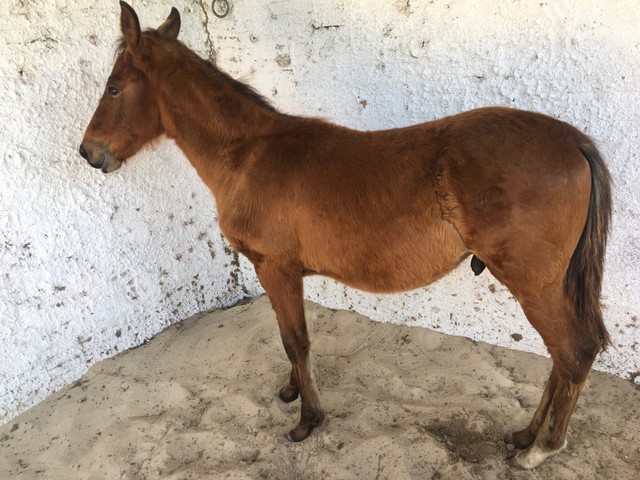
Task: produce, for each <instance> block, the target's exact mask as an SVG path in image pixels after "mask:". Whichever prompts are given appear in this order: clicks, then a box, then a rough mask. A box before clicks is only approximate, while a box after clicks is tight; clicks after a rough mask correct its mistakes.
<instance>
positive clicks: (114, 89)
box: [107, 87, 120, 97]
mask: <svg viewBox="0 0 640 480" xmlns="http://www.w3.org/2000/svg"><path fill="white" fill-rule="evenodd" d="M107 92H108V93H109V95H111V96H112V97H115V96H116V95H118V94H119V93H120V89H118V87H107Z"/></svg>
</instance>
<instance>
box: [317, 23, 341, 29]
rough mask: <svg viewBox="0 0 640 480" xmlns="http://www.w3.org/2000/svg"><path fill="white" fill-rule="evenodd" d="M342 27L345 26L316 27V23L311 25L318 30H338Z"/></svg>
mask: <svg viewBox="0 0 640 480" xmlns="http://www.w3.org/2000/svg"><path fill="white" fill-rule="evenodd" d="M340 27H344V25H316V24H315V23H312V24H311V28H312V29H313V30H314V31H316V30H337V29H338V28H340Z"/></svg>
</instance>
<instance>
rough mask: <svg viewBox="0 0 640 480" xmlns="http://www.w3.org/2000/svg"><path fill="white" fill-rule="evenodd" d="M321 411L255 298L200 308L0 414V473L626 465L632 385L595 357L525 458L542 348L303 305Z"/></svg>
mask: <svg viewBox="0 0 640 480" xmlns="http://www.w3.org/2000/svg"><path fill="white" fill-rule="evenodd" d="M306 308H307V315H308V318H309V323H310V331H311V333H312V339H313V347H312V349H313V352H314V364H315V371H316V380H317V382H318V386H319V389H320V394H321V398H322V400H323V404H324V407H325V410H326V411H327V418H326V420H325V423H324V424H323V425H322V426H321V427H320V428H318V429H317V430H316V431H315V432H314V433H313V434H312V435H311V436H310V437H309V438H308V439H307V440H305V441H304V442H302V443H298V444H293V443H290V442H289V441H288V440H286V438H285V434H286V432H288V430H289V429H290V428H291V427H293V426H294V424H295V423H296V421H297V415H298V409H299V401H295V402H293V403H292V404H285V403H283V402H281V401H280V400H279V399H278V398H277V391H278V389H279V387H281V386H283V385H284V384H285V383H286V381H287V379H288V375H289V364H288V361H287V359H286V357H285V354H284V350H283V349H282V346H281V343H280V338H279V335H278V329H277V326H276V321H275V317H274V315H273V313H272V310H271V308H270V305H269V303H268V301H267V300H266V298H264V297H261V298H258V299H256V300H254V301H253V302H251V303H249V304H246V305H242V306H238V307H235V308H232V309H229V310H226V311H216V312H212V313H207V314H201V315H198V316H196V317H193V318H190V319H188V320H185V321H183V322H181V323H179V324H177V325H175V326H173V327H170V328H169V329H167V330H166V331H165V332H163V333H161V334H160V335H158V336H157V337H155V338H154V339H153V340H151V341H149V342H148V343H147V344H145V345H143V346H141V347H139V348H136V349H134V350H130V351H128V352H125V353H123V354H120V355H118V356H116V357H114V358H112V359H109V360H106V361H103V362H100V363H99V364H97V365H95V366H94V367H92V368H91V369H90V370H89V372H88V373H87V374H86V375H85V376H84V377H83V378H82V379H81V380H79V381H77V382H76V383H74V384H73V385H70V386H69V387H67V388H65V389H63V390H62V391H60V392H57V393H56V394H54V395H52V396H50V397H49V398H48V399H47V400H45V401H44V402H42V403H41V404H40V405H38V406H36V407H35V408H33V409H31V410H29V411H28V412H26V413H24V414H23V415H21V416H20V417H18V418H16V419H14V420H13V421H11V422H9V423H8V424H7V425H5V426H3V427H0V479H2V480H5V479H14V478H16V479H31V478H33V479H61V480H62V479H64V480H70V479H110V480H111V479H176V480H177V479H217V478H229V479H245V478H246V479H253V478H257V479H260V478H265V479H406V478H416V479H418V478H419V479H452V480H453V479H455V480H460V479H564V480H571V479H580V480H589V479H616V480H626V479H629V480H631V479H637V478H640V420H639V414H640V391H639V390H638V389H637V388H636V387H634V386H633V385H632V384H631V383H630V382H628V381H625V380H622V379H620V378H616V377H613V376H611V375H606V374H602V373H597V372H594V373H592V374H591V376H590V384H589V386H588V387H587V388H586V390H585V392H584V393H583V395H582V397H581V399H580V402H579V404H578V408H577V410H576V412H575V414H574V416H573V419H572V423H571V425H570V427H569V446H568V448H567V449H566V450H565V451H564V452H562V453H561V454H560V455H558V456H556V457H553V458H552V459H550V460H548V461H547V462H546V463H545V464H543V465H542V466H541V467H539V468H538V469H537V470H535V471H533V472H525V471H520V470H515V469H513V468H512V467H510V466H509V464H508V462H507V461H506V458H507V457H508V456H509V455H511V453H512V450H513V447H512V446H511V445H508V444H506V443H505V442H504V441H503V438H504V437H505V434H507V433H508V432H509V431H511V430H513V429H517V428H521V427H524V426H525V425H526V424H527V423H528V421H529V419H530V417H531V415H532V414H533V411H534V410H535V408H536V406H537V404H538V400H539V397H540V395H541V393H542V389H543V386H544V382H545V381H546V379H547V375H548V371H549V368H550V360H548V359H546V358H543V357H539V356H536V355H531V354H526V353H520V352H515V351H511V350H505V349H502V348H497V347H492V346H489V345H486V344H478V343H474V342H471V341H469V340H467V339H464V338H459V337H451V336H446V335H441V334H438V333H434V332H432V331H428V330H426V329H421V328H417V327H399V326H394V325H388V324H381V323H375V322H372V321H371V320H369V319H367V318H366V317H363V316H361V315H358V314H355V313H350V312H344V311H337V312H336V311H332V310H329V309H326V308H323V307H320V306H318V305H315V304H312V303H308V304H307V305H306Z"/></svg>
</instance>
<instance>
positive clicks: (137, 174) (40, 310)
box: [0, 0, 640, 422]
mask: <svg viewBox="0 0 640 480" xmlns="http://www.w3.org/2000/svg"><path fill="white" fill-rule="evenodd" d="M132 4H133V6H134V7H135V8H136V9H137V10H138V13H139V15H140V17H141V22H142V24H143V26H157V25H158V24H159V23H160V22H161V21H162V20H163V19H164V18H165V17H166V16H167V14H168V13H169V10H170V6H171V5H174V6H176V7H177V8H178V10H180V12H181V15H182V25H183V27H182V33H181V39H182V40H183V41H184V42H185V43H186V44H187V45H189V46H190V47H191V48H193V49H194V50H196V51H197V52H198V53H199V54H200V55H202V56H205V57H210V58H212V59H213V58H215V59H216V61H217V63H218V65H219V66H220V67H221V68H223V69H225V70H227V71H228V72H229V73H231V74H232V75H233V76H235V77H237V78H240V79H242V80H243V81H245V82H247V83H249V84H251V85H253V86H254V87H255V88H257V89H258V90H259V91H260V92H261V93H262V94H263V95H265V96H266V97H267V98H268V99H269V100H270V101H271V102H272V103H273V104H274V105H275V106H276V107H278V108H279V109H281V110H283V111H286V112H288V113H291V114H300V115H312V116H320V117H324V118H327V119H330V120H332V121H335V122H338V123H341V124H344V125H347V126H350V127H353V128H357V129H367V130H369V129H381V128H391V127H399V126H404V125H410V124H413V123H416V122H421V121H426V120H431V119H434V118H438V117H441V116H443V115H447V114H452V113H456V112H459V111H462V110H467V109H470V108H474V107H479V106H486V105H508V106H514V107H518V108H524V109H531V110H537V111H541V112H544V113H546V114H549V115H552V116H556V117H558V118H561V119H563V120H566V121H569V122H571V123H573V124H574V125H576V126H577V127H579V128H581V129H582V130H583V131H585V132H586V133H588V134H589V135H591V136H592V137H593V138H594V139H595V141H596V142H597V144H598V146H599V148H600V149H601V151H602V153H603V156H604V157H605V158H606V159H607V161H608V164H609V166H610V169H611V172H612V175H613V177H614V182H615V212H614V226H613V231H612V236H611V240H610V244H609V250H608V255H607V272H606V278H605V288H604V295H603V302H604V306H605V315H606V320H607V323H608V325H609V328H610V330H611V333H612V336H613V339H614V346H613V347H612V348H611V349H610V350H609V351H608V352H607V353H606V354H605V355H604V356H602V357H601V358H600V359H599V360H598V363H597V365H596V368H598V369H600V370H605V371H609V372H613V373H615V374H617V375H619V376H621V377H623V378H629V379H630V380H636V382H638V381H639V378H640V377H639V375H640V374H639V373H638V372H640V359H639V357H640V353H639V352H638V344H637V338H638V332H639V328H640V327H639V321H638V318H639V315H640V311H639V309H638V306H637V305H638V303H639V301H640V289H639V287H638V283H637V280H636V279H637V273H638V267H637V264H636V262H635V259H636V258H638V256H640V235H639V234H638V231H640V221H639V218H640V200H639V196H638V194H637V193H636V191H637V185H638V184H639V183H640V171H639V170H640V167H639V164H640V162H639V158H638V151H640V133H639V130H638V128H637V125H639V124H640V88H639V87H638V85H640V9H639V8H638V3H637V1H634V0H610V1H608V2H596V1H577V0H575V1H573V0H559V1H553V2H540V1H529V0H525V1H522V2H504V1H501V0H486V1H483V2H477V1H470V0H449V1H439V0H434V1H430V2H418V1H411V0H402V1H400V0H399V1H388V0H369V1H365V0H360V1H346V0H308V1H300V0H289V1H287V0H284V1H266V2H265V1H261V0H234V1H233V2H232V11H231V14H230V15H229V16H227V17H226V18H224V19H218V18H217V17H215V16H214V15H213V13H212V12H211V9H210V2H206V1H204V2H199V1H195V0H172V2H170V3H167V4H162V2H149V1H133V2H132ZM118 19H119V6H118V4H117V2H115V1H114V2H92V1H85V0H57V1H42V0H20V1H18V0H11V1H10V2H8V5H7V6H6V7H5V8H3V9H2V10H0V74H1V75H2V82H0V98H2V101H1V103H0V346H1V349H0V422H4V421H8V419H10V418H11V417H12V416H14V415H16V414H17V413H19V412H21V411H23V410H24V409H25V408H27V407H29V406H31V405H33V404H35V403H37V402H38V401H39V400H40V399H42V398H44V397H45V396H46V395H47V394H49V393H50V392H52V391H55V389H57V388H59V387H60V386H62V385H64V384H65V383H68V382H72V381H74V380H75V379H77V378H78V377H79V376H80V375H82V373H83V372H84V371H86V369H87V368H88V367H89V366H90V365H91V364H93V363H95V362H96V361H98V360H100V359H102V358H105V357H108V356H111V355H113V354H115V353H117V352H120V351H122V350H125V349H127V348H131V347H133V346H135V345H138V344H140V343H141V342H144V341H145V340H147V339H148V338H150V337H152V336H153V335H154V334H155V333H157V332H159V331H161V330H162V329H164V328H165V327H166V326H168V325H170V324H171V323H173V322H175V321H178V320H180V319H183V318H185V317H188V316H189V315H191V314H193V313H196V312H198V311H202V310H207V309H211V308H219V307H224V306H227V305H230V304H233V303H234V302H235V301H237V300H238V299H240V298H242V297H243V296H246V295H251V294H258V293H260V292H261V290H260V287H259V285H258V283H257V281H256V279H255V275H254V273H253V272H252V269H251V267H250V265H249V264H248V263H247V262H246V261H244V260H242V259H238V257H237V256H235V255H234V254H233V253H232V252H231V251H230V250H229V248H228V245H227V244H226V242H225V241H224V240H223V239H222V238H221V235H220V233H219V231H218V229H217V226H216V210H215V204H214V202H213V198H212V196H211V194H210V193H209V191H208V190H207V189H206V187H204V186H203V185H202V183H201V182H200V181H199V179H198V177H197V174H196V173H195V171H194V170H193V169H192V167H191V166H190V165H189V163H188V162H187V161H186V159H185V158H184V157H183V156H182V154H181V153H180V151H179V150H178V149H177V148H176V147H175V145H173V144H172V143H171V142H161V143H158V144H157V145H155V146H152V147H150V148H149V149H147V150H145V151H144V152H142V153H140V154H139V155H137V156H136V157H134V158H132V159H131V160H130V161H128V162H127V163H126V164H125V166H124V167H123V168H122V169H120V170H119V171H117V172H115V173H113V174H111V175H109V176H105V175H103V174H102V173H100V172H98V171H96V170H93V169H91V168H89V167H88V166H87V165H86V163H85V162H84V160H82V159H81V158H80V157H79V155H77V153H76V152H77V148H78V145H79V142H80V139H81V137H82V134H83V131H84V128H85V127H86V125H87V123H88V121H89V119H90V118H91V115H92V113H93V110H94V108H95V106H96V104H97V101H98V98H99V97H100V95H101V92H102V90H103V88H104V82H105V80H106V78H107V76H108V73H109V71H110V68H111V65H112V62H113V59H114V42H115V40H116V38H117V37H118V35H119V30H118ZM306 295H307V297H308V298H310V299H312V300H315V301H318V302H320V303H322V304H324V305H327V306H331V307H334V308H350V309H354V310H357V311H359V312H361V313H364V314H367V315H369V316H371V317H372V318H374V319H377V320H380V321H388V322H394V323H402V324H410V325H420V326H424V327H428V328H434V329H437V330H440V331H443V332H446V333H452V334H456V335H464V336H467V337H469V338H472V339H474V340H478V341H487V342H490V343H494V344H498V345H503V346H508V347H512V348H517V349H524V350H529V351H534V352H539V353H544V347H543V346H542V344H541V342H540V341H539V339H538V337H537V335H536V334H535V332H533V330H532V328H531V327H530V326H529V325H528V324H527V323H526V320H525V319H524V316H523V314H522V312H521V311H520V309H519V307H518V305H517V303H516V301H515V300H514V299H513V298H512V297H511V296H510V294H509V293H508V292H507V291H506V290H505V289H504V287H502V286H501V285H500V284H499V283H498V282H497V281H496V280H495V279H494V278H492V277H491V275H490V274H489V273H488V272H485V273H484V274H483V275H482V276H480V277H477V278H476V277H474V276H473V274H472V273H471V270H470V269H469V266H468V264H467V263H465V264H464V265H461V266H460V267H459V268H458V269H457V270H456V271H454V272H453V273H452V274H451V275H449V276H448V277H446V278H445V279H443V280H441V281H439V282H437V283H436V284H434V285H432V286H430V287H427V288H424V289H420V290H417V291H413V292H409V293H406V294H401V295H392V296H375V295H371V294H365V293H361V292H357V291H355V290H351V289H348V288H345V287H342V286H340V285H338V284H336V283H334V282H331V281H325V280H320V279H310V280H309V281H308V282H307V283H306Z"/></svg>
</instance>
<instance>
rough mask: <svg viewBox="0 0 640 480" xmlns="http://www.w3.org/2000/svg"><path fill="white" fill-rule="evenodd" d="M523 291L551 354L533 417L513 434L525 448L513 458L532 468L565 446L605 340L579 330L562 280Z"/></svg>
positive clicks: (530, 316)
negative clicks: (539, 289) (531, 292)
mask: <svg viewBox="0 0 640 480" xmlns="http://www.w3.org/2000/svg"><path fill="white" fill-rule="evenodd" d="M520 297H521V298H519V300H520V303H521V305H522V308H523V310H524V312H525V315H526V316H527V318H528V320H529V321H530V322H531V324H532V325H533V327H534V328H535V329H536V330H537V331H538V332H539V333H540V335H541V336H542V339H543V340H544V343H545V345H546V346H547V349H548V350H549V353H550V354H551V358H552V360H553V368H552V371H551V375H550V377H549V382H548V383H547V386H546V388H545V391H544V393H543V395H542V399H541V401H540V405H539V407H538V409H537V410H536V412H535V414H534V416H533V418H532V420H531V423H530V424H529V426H528V427H527V428H525V429H524V430H521V431H520V432H516V433H514V435H513V438H514V441H515V442H516V443H515V445H516V446H517V447H519V448H525V450H522V451H520V452H518V453H517V454H516V455H515V456H514V457H513V459H512V462H513V464H514V465H516V466H518V467H520V468H524V469H532V468H535V467H537V466H538V465H540V464H541V463H542V462H543V461H544V460H545V459H546V458H548V457H550V456H552V455H554V454H556V453H558V452H559V451H560V450H562V449H563V448H565V446H566V434H567V427H568V425H569V420H570V418H571V415H572V414H573V411H574V409H575V406H576V403H577V401H578V398H579V396H580V392H581V391H582V389H583V387H584V384H585V383H586V380H587V376H588V374H589V370H590V369H591V365H592V363H593V361H594V359H595V357H596V355H597V354H598V352H599V351H600V348H601V346H600V345H599V344H598V343H597V342H596V341H594V340H592V339H591V338H590V337H589V336H588V335H585V334H584V332H583V331H582V330H581V328H580V322H579V321H578V319H577V318H576V313H575V308H574V307H573V306H572V305H571V302H570V301H569V299H568V297H567V295H566V294H565V292H564V288H563V285H562V283H558V284H554V285H552V286H549V287H547V288H546V289H545V291H543V292H542V294H539V295H535V296H533V295H532V296H523V295H521V296H520Z"/></svg>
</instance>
